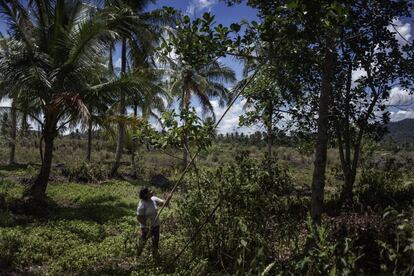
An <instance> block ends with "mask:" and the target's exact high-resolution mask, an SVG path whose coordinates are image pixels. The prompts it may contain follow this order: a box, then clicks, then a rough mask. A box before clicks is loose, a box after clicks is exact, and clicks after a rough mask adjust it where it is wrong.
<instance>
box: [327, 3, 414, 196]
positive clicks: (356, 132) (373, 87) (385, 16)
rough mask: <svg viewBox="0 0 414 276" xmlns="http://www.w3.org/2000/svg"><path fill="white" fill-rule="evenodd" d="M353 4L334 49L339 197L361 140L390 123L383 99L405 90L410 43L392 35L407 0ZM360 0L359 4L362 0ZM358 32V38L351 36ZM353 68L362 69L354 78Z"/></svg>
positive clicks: (351, 177)
mask: <svg viewBox="0 0 414 276" xmlns="http://www.w3.org/2000/svg"><path fill="white" fill-rule="evenodd" d="M356 4H358V1H356V3H355V6H351V8H350V9H349V12H348V18H349V20H348V21H347V23H348V24H347V25H346V26H344V33H345V35H346V36H348V37H349V38H347V39H343V40H342V42H341V44H340V49H339V51H338V59H339V64H338V67H337V72H336V74H335V75H336V76H335V89H334V93H333V97H332V101H333V105H332V110H331V112H332V118H333V120H332V125H333V131H334V133H335V137H336V139H337V143H338V150H339V156H340V160H341V166H342V170H343V175H344V186H343V188H342V191H341V198H342V200H343V201H348V202H349V201H352V190H353V185H354V182H355V178H356V173H357V168H358V164H359V158H360V152H361V146H362V142H363V139H364V137H365V136H366V135H371V136H373V138H375V137H376V136H377V138H378V135H379V134H381V132H382V133H383V132H384V130H383V129H382V125H384V124H386V123H387V122H388V112H385V109H386V106H385V105H384V104H385V101H386V100H387V99H388V98H389V96H390V91H391V89H392V88H393V87H402V88H404V87H405V88H408V87H409V86H410V81H409V79H410V77H409V76H408V74H409V72H410V70H408V71H407V68H409V59H410V58H409V56H410V54H409V53H408V52H407V51H411V55H412V49H411V48H410V47H402V45H400V44H399V42H398V37H396V35H395V34H394V33H393V29H392V27H391V26H393V20H394V19H395V18H399V17H403V16H409V13H408V11H409V10H410V9H409V7H410V6H409V5H408V2H406V1H382V2H381V3H378V2H374V1H368V2H366V1H364V3H363V4H364V5H356ZM360 4H362V2H361V3H360ZM356 33H358V35H357V36H355V35H352V34H356ZM354 70H360V71H361V72H363V74H362V76H361V77H359V78H358V79H357V80H353V77H352V74H353V71H354ZM354 81H355V83H354Z"/></svg>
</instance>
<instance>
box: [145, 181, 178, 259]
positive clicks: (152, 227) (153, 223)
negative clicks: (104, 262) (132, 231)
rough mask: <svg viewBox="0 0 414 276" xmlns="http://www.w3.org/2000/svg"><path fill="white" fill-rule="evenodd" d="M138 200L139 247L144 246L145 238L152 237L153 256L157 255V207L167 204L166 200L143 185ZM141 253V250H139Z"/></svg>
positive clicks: (158, 220)
mask: <svg viewBox="0 0 414 276" xmlns="http://www.w3.org/2000/svg"><path fill="white" fill-rule="evenodd" d="M139 198H140V201H139V203H138V206H137V219H138V222H139V224H140V227H141V246H140V247H141V248H140V251H142V249H143V248H144V245H145V242H146V241H147V239H149V238H150V237H152V249H153V250H152V252H153V256H154V257H157V256H158V244H159V240H160V219H159V218H158V216H157V214H158V212H157V208H158V207H161V206H163V205H166V204H168V201H169V199H170V198H169V197H168V198H167V200H163V199H161V198H158V197H156V196H154V193H153V191H152V190H150V189H148V187H143V188H141V190H140V191H139ZM139 253H141V252H139Z"/></svg>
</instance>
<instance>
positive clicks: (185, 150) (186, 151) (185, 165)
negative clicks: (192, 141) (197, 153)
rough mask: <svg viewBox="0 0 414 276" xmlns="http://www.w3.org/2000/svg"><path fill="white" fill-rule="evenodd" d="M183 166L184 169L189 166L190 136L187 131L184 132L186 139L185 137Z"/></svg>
mask: <svg viewBox="0 0 414 276" xmlns="http://www.w3.org/2000/svg"><path fill="white" fill-rule="evenodd" d="M183 145H184V149H183V166H184V168H185V167H187V165H188V134H187V131H184V137H183Z"/></svg>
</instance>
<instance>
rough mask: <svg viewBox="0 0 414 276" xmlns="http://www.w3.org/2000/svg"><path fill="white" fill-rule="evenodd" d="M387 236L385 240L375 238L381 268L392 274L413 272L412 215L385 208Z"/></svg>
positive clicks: (413, 238) (413, 233)
mask: <svg viewBox="0 0 414 276" xmlns="http://www.w3.org/2000/svg"><path fill="white" fill-rule="evenodd" d="M383 219H384V220H385V222H386V224H387V228H388V231H389V236H388V239H387V240H386V241H382V240H377V243H378V246H379V247H380V249H381V251H380V252H381V254H380V256H381V260H380V261H381V270H382V271H383V272H384V273H392V274H394V275H396V274H399V275H412V274H413V273H414V220H413V216H412V215H411V217H410V216H407V214H404V213H399V212H398V211H396V210H395V209H393V208H387V210H386V212H385V213H384V215H383Z"/></svg>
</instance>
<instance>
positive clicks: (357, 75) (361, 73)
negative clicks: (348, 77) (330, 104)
mask: <svg viewBox="0 0 414 276" xmlns="http://www.w3.org/2000/svg"><path fill="white" fill-rule="evenodd" d="M366 76H367V71H365V69H363V68H361V67H360V68H358V69H356V70H353V71H352V83H355V82H356V81H357V80H358V79H359V78H361V77H366Z"/></svg>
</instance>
